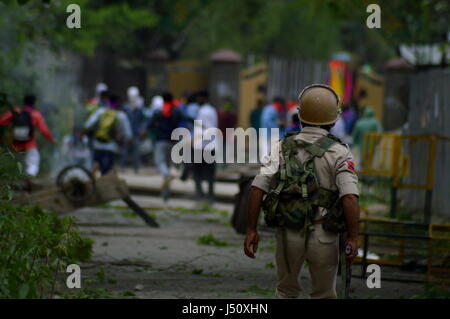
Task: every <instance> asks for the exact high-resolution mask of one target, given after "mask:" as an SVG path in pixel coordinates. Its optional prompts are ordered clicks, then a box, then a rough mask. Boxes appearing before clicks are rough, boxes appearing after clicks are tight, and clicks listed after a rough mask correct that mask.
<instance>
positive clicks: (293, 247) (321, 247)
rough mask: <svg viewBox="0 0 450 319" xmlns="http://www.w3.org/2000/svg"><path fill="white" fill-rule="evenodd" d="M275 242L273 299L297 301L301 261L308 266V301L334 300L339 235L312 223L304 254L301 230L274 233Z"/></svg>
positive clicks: (282, 229) (299, 289) (283, 229)
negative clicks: (275, 278)
mask: <svg viewBox="0 0 450 319" xmlns="http://www.w3.org/2000/svg"><path fill="white" fill-rule="evenodd" d="M283 237H284V238H283ZM276 242H277V245H276V264H277V273H278V284H277V289H276V297H277V298H281V299H285V298H297V297H298V296H299V294H300V292H301V291H302V288H301V286H300V284H299V281H298V276H299V273H300V270H301V268H302V266H303V263H304V262H305V261H307V263H308V268H309V273H310V275H311V281H312V282H311V284H312V291H311V294H310V296H311V298H313V299H324V298H336V297H337V295H336V275H337V271H338V264H339V235H337V234H334V233H329V232H326V231H325V230H323V228H322V225H321V224H316V225H314V231H312V232H311V233H310V234H309V240H308V249H306V251H305V236H304V231H303V230H297V229H289V228H279V229H278V230H277V233H276ZM285 243H286V246H285ZM287 264H288V265H289V267H288V266H287Z"/></svg>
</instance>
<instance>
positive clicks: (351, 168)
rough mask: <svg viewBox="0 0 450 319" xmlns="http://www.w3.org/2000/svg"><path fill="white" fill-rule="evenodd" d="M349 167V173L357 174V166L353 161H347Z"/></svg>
mask: <svg viewBox="0 0 450 319" xmlns="http://www.w3.org/2000/svg"><path fill="white" fill-rule="evenodd" d="M347 167H348V169H349V171H351V172H353V173H354V172H355V164H354V163H353V162H352V161H347Z"/></svg>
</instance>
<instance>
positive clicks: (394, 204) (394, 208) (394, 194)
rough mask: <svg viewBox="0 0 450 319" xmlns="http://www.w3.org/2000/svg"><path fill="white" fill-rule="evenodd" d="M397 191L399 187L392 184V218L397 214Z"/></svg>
mask: <svg viewBox="0 0 450 319" xmlns="http://www.w3.org/2000/svg"><path fill="white" fill-rule="evenodd" d="M397 191H398V188H397V187H395V186H393V185H392V186H391V212H390V214H391V218H395V217H396V215H397Z"/></svg>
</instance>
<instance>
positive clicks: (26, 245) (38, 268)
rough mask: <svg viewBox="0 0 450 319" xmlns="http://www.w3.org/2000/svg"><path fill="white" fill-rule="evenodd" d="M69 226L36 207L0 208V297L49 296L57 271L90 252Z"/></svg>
mask: <svg viewBox="0 0 450 319" xmlns="http://www.w3.org/2000/svg"><path fill="white" fill-rule="evenodd" d="M73 226H74V221H73V219H72V218H69V217H65V218H62V219H60V218H58V217H57V215H56V214H53V213H49V212H46V211H44V210H42V209H41V208H39V207H13V206H7V205H4V206H2V207H0V269H2V271H1V273H0V298H43V297H45V296H49V297H51V296H52V295H53V290H54V288H55V283H56V277H57V274H58V272H59V271H61V270H63V269H64V268H65V267H66V266H67V265H68V264H71V263H76V262H79V261H84V260H87V259H89V258H90V256H91V253H92V244H93V242H92V240H90V239H87V238H82V237H81V236H80V234H79V233H78V232H77V231H75V230H74V229H73Z"/></svg>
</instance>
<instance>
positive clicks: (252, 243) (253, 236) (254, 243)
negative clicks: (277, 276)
mask: <svg viewBox="0 0 450 319" xmlns="http://www.w3.org/2000/svg"><path fill="white" fill-rule="evenodd" d="M258 242H259V235H258V232H257V231H256V230H253V231H247V236H246V237H245V241H244V252H245V254H246V255H247V256H248V257H250V258H255V253H256V250H257V249H258Z"/></svg>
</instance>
